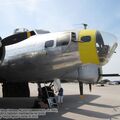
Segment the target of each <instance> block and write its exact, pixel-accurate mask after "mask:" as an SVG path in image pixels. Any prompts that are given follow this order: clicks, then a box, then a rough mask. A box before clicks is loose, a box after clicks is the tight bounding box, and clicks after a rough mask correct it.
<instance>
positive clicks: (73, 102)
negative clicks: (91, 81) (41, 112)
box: [40, 95, 120, 120]
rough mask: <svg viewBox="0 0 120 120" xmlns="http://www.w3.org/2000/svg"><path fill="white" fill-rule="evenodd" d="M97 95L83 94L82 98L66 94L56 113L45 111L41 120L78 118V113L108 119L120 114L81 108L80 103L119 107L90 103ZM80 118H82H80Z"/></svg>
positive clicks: (118, 107)
mask: <svg viewBox="0 0 120 120" xmlns="http://www.w3.org/2000/svg"><path fill="white" fill-rule="evenodd" d="M99 97H100V96H98V95H85V98H84V99H80V96H79V95H66V96H65V97H64V104H63V106H62V107H61V108H59V112H58V113H52V114H51V113H47V115H46V116H41V117H40V118H42V120H53V119H57V120H80V117H81V116H80V115H83V116H87V117H94V118H97V119H100V120H101V119H109V120H112V118H116V117H117V116H120V114H115V115H112V116H111V115H110V114H106V113H103V112H95V111H92V109H91V110H85V109H81V106H82V105H91V106H95V107H102V108H110V109H113V110H114V111H115V110H116V111H117V110H118V109H120V106H112V105H111V106H110V105H105V104H96V103H91V101H93V100H95V99H97V98H99ZM81 119H82V118H81Z"/></svg>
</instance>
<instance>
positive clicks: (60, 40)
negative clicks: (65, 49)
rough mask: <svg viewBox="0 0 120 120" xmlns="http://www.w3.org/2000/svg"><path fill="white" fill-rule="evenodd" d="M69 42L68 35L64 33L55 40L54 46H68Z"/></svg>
mask: <svg viewBox="0 0 120 120" xmlns="http://www.w3.org/2000/svg"><path fill="white" fill-rule="evenodd" d="M69 40H70V35H69V34H68V33H64V34H62V35H60V36H59V37H58V38H57V42H56V46H64V45H68V44H69Z"/></svg>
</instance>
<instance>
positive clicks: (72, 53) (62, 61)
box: [0, 32, 81, 82]
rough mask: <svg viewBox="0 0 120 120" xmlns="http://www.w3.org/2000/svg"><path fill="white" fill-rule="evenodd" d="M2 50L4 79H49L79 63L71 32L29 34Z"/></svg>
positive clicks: (0, 76)
mask: <svg viewBox="0 0 120 120" xmlns="http://www.w3.org/2000/svg"><path fill="white" fill-rule="evenodd" d="M64 37H65V38H64ZM61 39H63V41H61ZM64 39H65V41H64ZM66 40H67V42H66ZM5 52H6V54H5V58H4V61H3V63H2V64H1V66H0V73H1V74H0V78H1V79H2V80H7V81H17V82H21V81H31V82H34V81H39V82H45V81H51V80H53V79H55V78H62V77H63V76H64V74H66V73H68V72H70V71H73V70H74V69H76V67H78V66H79V65H80V63H81V62H80V56H79V52H78V43H77V42H73V41H71V32H67V33H64V32H63V33H48V34H45V35H35V36H31V37H30V38H28V39H27V40H24V41H21V42H19V43H16V44H13V45H9V46H6V47H5Z"/></svg>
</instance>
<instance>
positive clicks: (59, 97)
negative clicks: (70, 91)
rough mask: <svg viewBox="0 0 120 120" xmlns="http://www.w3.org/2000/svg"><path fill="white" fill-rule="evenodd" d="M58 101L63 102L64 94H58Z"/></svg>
mask: <svg viewBox="0 0 120 120" xmlns="http://www.w3.org/2000/svg"><path fill="white" fill-rule="evenodd" d="M58 103H63V96H59V95H58Z"/></svg>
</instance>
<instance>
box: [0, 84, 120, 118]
mask: <svg viewBox="0 0 120 120" xmlns="http://www.w3.org/2000/svg"><path fill="white" fill-rule="evenodd" d="M62 87H63V89H64V103H63V106H62V107H59V109H58V112H47V113H46V114H45V115H43V116H40V117H39V118H38V119H31V120H53V119H54V120H120V85H105V86H103V87H102V86H97V85H94V86H93V89H92V92H90V91H89V88H88V85H84V98H80V95H79V86H78V83H63V84H62ZM30 89H31V96H32V97H31V98H22V99H19V98H17V99H7V98H6V99H2V98H0V108H3V107H6V108H10V107H12V106H14V107H16V108H17V107H23V108H31V107H32V106H33V103H34V100H35V99H36V97H35V96H36V95H37V88H36V85H34V84H31V85H30ZM0 95H1V94H0ZM22 120H23V119H22Z"/></svg>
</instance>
